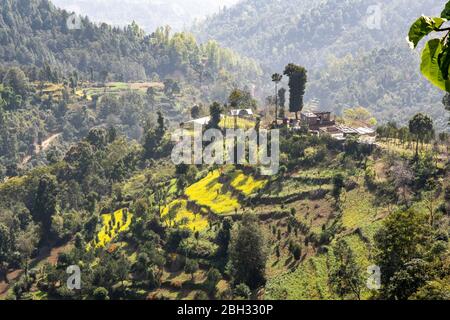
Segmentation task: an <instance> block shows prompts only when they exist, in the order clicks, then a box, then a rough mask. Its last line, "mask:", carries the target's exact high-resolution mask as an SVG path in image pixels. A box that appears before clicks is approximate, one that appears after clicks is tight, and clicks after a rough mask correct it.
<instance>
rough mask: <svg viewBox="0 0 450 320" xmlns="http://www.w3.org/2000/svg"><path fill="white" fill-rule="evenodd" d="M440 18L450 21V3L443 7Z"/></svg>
mask: <svg viewBox="0 0 450 320" xmlns="http://www.w3.org/2000/svg"><path fill="white" fill-rule="evenodd" d="M441 18H444V19H450V1H449V2H447V4H446V5H445V8H444V11H442V13H441Z"/></svg>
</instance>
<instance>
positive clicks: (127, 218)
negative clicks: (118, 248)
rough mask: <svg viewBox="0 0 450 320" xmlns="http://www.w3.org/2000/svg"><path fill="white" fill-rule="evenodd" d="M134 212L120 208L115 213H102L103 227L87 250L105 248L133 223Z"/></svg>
mask: <svg viewBox="0 0 450 320" xmlns="http://www.w3.org/2000/svg"><path fill="white" fill-rule="evenodd" d="M132 219H133V214H132V213H130V212H128V210H127V209H120V210H117V211H116V212H114V213H113V214H104V215H102V227H101V229H100V231H99V232H98V234H97V236H96V237H95V239H94V242H93V243H92V244H88V246H87V250H90V249H91V248H92V247H94V248H104V247H105V246H106V245H108V244H109V243H110V242H111V241H112V240H114V238H116V237H117V236H118V235H119V234H120V233H123V232H125V231H127V230H128V229H129V227H130V225H131V222H132Z"/></svg>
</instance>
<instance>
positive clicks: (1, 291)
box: [0, 241, 72, 300]
mask: <svg viewBox="0 0 450 320" xmlns="http://www.w3.org/2000/svg"><path fill="white" fill-rule="evenodd" d="M71 245H72V241H69V242H68V243H66V244H63V245H61V246H58V247H53V248H49V247H47V248H43V249H41V250H40V251H41V252H40V253H39V255H38V256H37V257H36V258H35V259H33V260H32V261H31V262H30V269H32V268H35V267H36V266H39V265H40V264H41V263H43V262H47V263H50V264H51V265H56V263H57V262H58V255H59V254H60V253H62V252H66V251H67V250H68V249H69V248H70V246H71ZM23 272H24V270H22V269H17V270H13V271H11V272H9V273H8V275H7V277H8V281H9V283H6V282H0V300H2V299H5V298H6V295H7V294H8V290H9V289H10V288H11V286H13V285H14V282H16V280H18V279H20V276H22V274H23Z"/></svg>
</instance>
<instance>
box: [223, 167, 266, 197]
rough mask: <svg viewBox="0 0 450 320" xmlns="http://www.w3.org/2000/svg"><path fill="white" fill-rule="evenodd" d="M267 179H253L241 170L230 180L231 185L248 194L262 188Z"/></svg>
mask: <svg viewBox="0 0 450 320" xmlns="http://www.w3.org/2000/svg"><path fill="white" fill-rule="evenodd" d="M266 184H267V180H255V178H253V177H252V176H247V175H245V174H244V173H243V172H241V171H238V173H237V175H236V177H235V178H234V179H233V181H232V182H231V186H232V187H233V188H234V189H236V190H238V191H240V192H242V193H243V194H244V195H246V196H249V195H251V194H253V193H255V192H256V191H258V190H259V189H261V188H264V187H265V185H266Z"/></svg>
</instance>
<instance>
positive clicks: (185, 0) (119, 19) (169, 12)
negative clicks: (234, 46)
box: [53, 0, 238, 32]
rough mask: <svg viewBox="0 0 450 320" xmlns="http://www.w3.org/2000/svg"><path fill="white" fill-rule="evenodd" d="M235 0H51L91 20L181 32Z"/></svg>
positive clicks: (151, 29) (149, 29)
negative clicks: (163, 27) (169, 28)
mask: <svg viewBox="0 0 450 320" xmlns="http://www.w3.org/2000/svg"><path fill="white" fill-rule="evenodd" d="M237 1H238V0H207V1H205V0H107V1H105V0H53V2H54V3H55V5H56V6H58V7H60V8H63V9H66V10H69V11H75V12H77V13H80V14H83V15H88V16H89V17H91V18H92V19H93V20H94V21H101V22H107V23H109V24H111V25H118V26H125V25H127V24H130V23H131V22H132V21H136V22H137V23H138V24H139V25H140V26H142V28H143V29H144V30H146V31H147V32H152V31H153V30H155V29H156V28H157V27H159V26H165V25H170V26H171V27H172V28H173V29H174V30H176V31H181V30H183V29H184V28H185V27H189V26H190V24H191V23H192V22H194V20H196V19H199V20H202V19H204V18H205V17H206V16H207V15H210V14H213V13H216V12H219V11H220V9H221V8H223V7H224V6H227V7H228V6H231V5H233V4H234V3H236V2H237Z"/></svg>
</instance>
